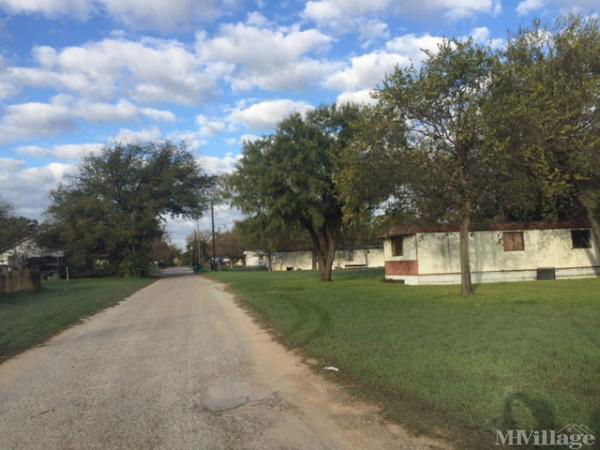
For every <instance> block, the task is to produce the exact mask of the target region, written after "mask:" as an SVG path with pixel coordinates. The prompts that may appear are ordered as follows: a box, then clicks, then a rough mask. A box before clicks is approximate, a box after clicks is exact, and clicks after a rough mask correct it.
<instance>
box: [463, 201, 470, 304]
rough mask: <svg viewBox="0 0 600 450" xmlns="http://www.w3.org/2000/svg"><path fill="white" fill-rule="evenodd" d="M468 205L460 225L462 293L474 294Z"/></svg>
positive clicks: (466, 294)
mask: <svg viewBox="0 0 600 450" xmlns="http://www.w3.org/2000/svg"><path fill="white" fill-rule="evenodd" d="M468 206H469V205H467V208H466V210H467V212H466V213H465V214H464V216H463V221H462V224H461V226H460V279H461V294H462V295H465V296H469V295H472V294H473V283H472V282H471V262H470V257H469V225H471V214H470V213H469V212H468V211H469V209H470V208H469V207H468Z"/></svg>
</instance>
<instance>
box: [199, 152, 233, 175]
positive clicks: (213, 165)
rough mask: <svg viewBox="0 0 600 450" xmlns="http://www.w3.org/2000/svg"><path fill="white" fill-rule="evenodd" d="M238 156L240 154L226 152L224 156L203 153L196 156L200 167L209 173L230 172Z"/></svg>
mask: <svg viewBox="0 0 600 450" xmlns="http://www.w3.org/2000/svg"><path fill="white" fill-rule="evenodd" d="M240 158H241V155H234V154H233V153H227V154H225V156H206V155H203V156H200V157H199V158H198V162H199V163H200V167H202V169H204V170H205V171H206V172H207V173H209V174H210V175H223V174H228V173H232V172H233V171H234V169H235V165H236V164H237V162H238V160H239V159H240Z"/></svg>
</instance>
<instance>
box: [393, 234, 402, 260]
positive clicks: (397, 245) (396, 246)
mask: <svg viewBox="0 0 600 450" xmlns="http://www.w3.org/2000/svg"><path fill="white" fill-rule="evenodd" d="M403 254H404V236H394V237H393V238H392V256H402V255H403Z"/></svg>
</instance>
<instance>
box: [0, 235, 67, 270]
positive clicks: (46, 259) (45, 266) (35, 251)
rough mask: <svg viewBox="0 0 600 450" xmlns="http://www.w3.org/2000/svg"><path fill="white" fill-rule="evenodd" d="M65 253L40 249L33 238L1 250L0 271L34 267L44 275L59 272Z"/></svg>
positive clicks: (27, 238) (24, 239)
mask: <svg viewBox="0 0 600 450" xmlns="http://www.w3.org/2000/svg"><path fill="white" fill-rule="evenodd" d="M63 258H64V252H62V251H55V250H48V249H44V248H40V247H39V246H38V245H37V244H36V243H35V240H34V239H33V238H32V237H26V238H23V239H21V240H19V241H17V242H15V243H14V244H12V245H11V246H9V247H6V248H2V249H0V270H5V271H6V270H11V269H16V268H24V267H34V268H36V269H39V270H40V271H41V272H43V273H44V274H49V273H52V272H57V271H58V268H59V266H60V264H61V260H62V259H63Z"/></svg>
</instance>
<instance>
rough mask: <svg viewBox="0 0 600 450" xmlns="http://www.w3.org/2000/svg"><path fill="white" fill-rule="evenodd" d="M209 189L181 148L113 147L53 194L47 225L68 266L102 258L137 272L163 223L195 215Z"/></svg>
mask: <svg viewBox="0 0 600 450" xmlns="http://www.w3.org/2000/svg"><path fill="white" fill-rule="evenodd" d="M212 185H213V178H212V177H209V176H207V175H206V174H205V173H204V172H203V171H202V170H201V168H200V167H199V166H198V163H197V162H196V160H195V159H194V157H193V155H192V153H191V152H189V151H187V150H186V149H185V148H183V147H181V146H176V145H174V144H171V143H161V144H148V145H125V146H121V145H117V146H115V147H112V148H106V149H105V150H104V151H103V152H101V153H100V154H98V155H92V156H88V157H87V158H85V159H84V160H83V162H82V163H81V164H80V167H79V174H78V175H77V176H76V177H75V178H73V179H72V180H71V182H70V183H69V184H67V185H62V186H60V187H59V188H58V189H56V190H55V191H53V192H52V205H51V206H50V207H49V209H48V216H49V223H50V224H51V225H52V226H51V227H50V228H52V229H54V230H55V234H57V235H58V236H59V239H60V240H61V241H62V243H63V245H64V249H65V251H66V253H67V255H68V256H69V259H70V262H71V263H72V264H74V265H79V266H87V267H89V266H93V265H94V264H95V263H96V262H98V261H102V262H104V263H108V264H109V266H110V267H111V268H112V269H113V270H115V271H118V272H119V273H121V274H122V275H124V276H140V275H144V274H145V273H146V272H147V270H148V267H149V264H150V262H151V255H152V243H153V242H155V241H156V240H157V239H161V238H162V236H163V224H164V222H165V220H166V219H167V218H168V217H170V216H182V217H187V218H197V217H199V216H200V215H201V214H202V213H203V211H204V210H205V209H206V206H207V194H208V191H209V189H210V188H211V187H212Z"/></svg>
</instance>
